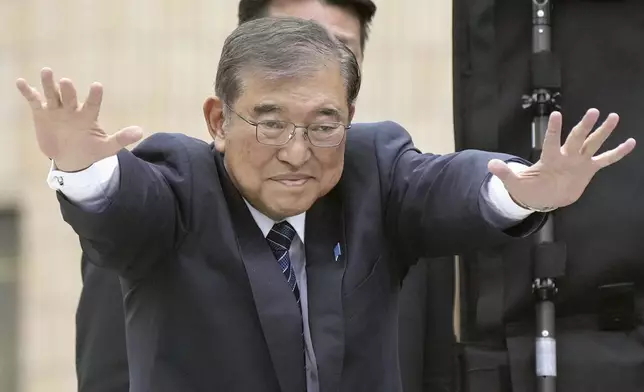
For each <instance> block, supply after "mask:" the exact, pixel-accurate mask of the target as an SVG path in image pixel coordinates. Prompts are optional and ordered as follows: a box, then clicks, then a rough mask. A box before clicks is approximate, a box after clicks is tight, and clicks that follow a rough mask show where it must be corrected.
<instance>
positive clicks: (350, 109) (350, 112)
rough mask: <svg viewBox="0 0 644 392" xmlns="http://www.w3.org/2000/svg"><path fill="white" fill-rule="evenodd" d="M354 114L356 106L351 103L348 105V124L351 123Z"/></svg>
mask: <svg viewBox="0 0 644 392" xmlns="http://www.w3.org/2000/svg"><path fill="white" fill-rule="evenodd" d="M355 114H356V105H355V104H354V103H352V104H351V105H349V124H351V122H352V121H353V116H354V115H355Z"/></svg>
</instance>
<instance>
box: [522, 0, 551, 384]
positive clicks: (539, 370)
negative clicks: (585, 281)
mask: <svg viewBox="0 0 644 392" xmlns="http://www.w3.org/2000/svg"><path fill="white" fill-rule="evenodd" d="M531 1H532V52H533V53H535V54H536V53H540V52H549V51H551V11H552V5H551V0H531ZM533 72H534V69H533ZM536 79H538V78H536ZM533 80H535V78H534V77H533ZM533 87H534V90H533V93H532V96H530V97H528V98H527V100H526V102H524V107H526V108H528V107H531V108H532V110H533V111H534V118H533V122H532V160H533V162H536V161H537V160H538V159H539V158H540V156H541V150H542V148H543V139H544V137H545V135H546V131H547V129H548V119H549V116H550V114H551V113H552V112H553V110H554V108H555V107H556V102H555V99H556V97H555V96H554V95H553V92H552V91H550V90H549V89H547V88H545V87H544V86H538V85H537V86H533ZM535 240H536V243H537V245H541V244H544V243H552V242H553V241H554V222H553V218H552V214H549V216H548V219H547V221H546V223H545V225H544V226H543V227H542V228H541V230H540V231H539V232H538V233H536V234H535ZM538 262H539V260H538V259H537V260H535V263H538ZM536 270H538V268H536ZM532 289H533V293H534V295H535V301H536V309H535V310H536V336H535V362H536V366H535V372H536V392H555V391H556V380H557V345H556V343H557V342H556V339H555V305H554V302H553V300H554V297H555V295H556V293H557V286H556V282H555V279H554V277H541V276H535V279H534V281H533V285H532Z"/></svg>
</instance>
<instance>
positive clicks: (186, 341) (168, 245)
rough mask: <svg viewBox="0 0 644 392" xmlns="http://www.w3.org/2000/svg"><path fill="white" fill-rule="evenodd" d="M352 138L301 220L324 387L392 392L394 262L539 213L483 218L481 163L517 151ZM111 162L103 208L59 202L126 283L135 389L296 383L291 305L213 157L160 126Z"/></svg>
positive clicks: (297, 343) (380, 130)
mask: <svg viewBox="0 0 644 392" xmlns="http://www.w3.org/2000/svg"><path fill="white" fill-rule="evenodd" d="M347 139H348V140H347V145H346V148H347V151H346V154H345V165H344V173H343V177H342V179H341V181H340V183H339V184H338V185H337V186H336V188H335V189H334V190H333V191H331V192H330V193H329V194H328V195H326V196H325V197H323V198H321V199H320V200H318V201H317V202H316V203H315V204H314V206H313V207H312V208H311V209H310V210H309V211H308V212H307V216H306V232H307V241H306V259H307V274H308V279H307V280H308V292H309V319H310V320H311V325H310V327H311V334H312V338H313V345H314V348H315V353H316V357H317V364H318V368H319V377H320V388H321V390H323V391H328V390H340V391H369V392H374V391H387V392H390V391H398V390H400V385H399V379H400V374H399V371H398V353H397V338H398V337H397V329H396V324H397V321H396V318H397V307H398V296H397V293H398V290H399V286H400V275H401V271H404V270H406V269H407V268H408V267H409V264H411V263H413V262H414V261H415V260H417V259H418V257H419V256H435V255H451V254H455V253H459V252H460V251H463V250H464V249H466V248H476V247H487V246H492V245H494V244H499V243H502V242H504V241H506V240H507V239H509V238H511V237H512V236H524V235H527V234H529V233H532V232H533V231H534V230H536V229H537V228H538V227H539V226H540V224H541V223H542V222H543V215H542V214H533V215H531V216H530V217H529V218H528V219H526V220H524V221H522V222H521V223H520V224H518V225H516V226H513V227H511V228H510V229H508V230H506V232H505V233H503V232H501V231H500V230H497V229H495V228H494V227H493V226H492V225H491V223H489V222H490V221H489V220H486V219H484V217H483V216H484V215H485V214H484V211H483V207H482V206H481V205H482V203H481V198H482V196H481V194H482V193H481V187H482V186H483V184H484V183H485V181H486V179H488V178H489V173H488V170H487V162H488V161H489V160H490V159H492V158H501V159H505V160H509V159H513V157H510V156H504V155H499V154H491V153H484V152H474V151H466V152H462V153H458V154H451V155H446V156H442V157H433V156H429V155H421V154H419V153H418V152H417V151H416V150H415V149H414V147H413V145H412V144H411V139H410V138H409V135H408V134H407V133H406V132H404V130H402V128H400V127H399V126H397V125H395V124H393V123H381V124H375V125H357V126H354V128H353V129H352V130H351V131H350V132H348V133H347ZM119 163H120V173H121V174H120V188H119V190H118V191H117V193H116V194H115V195H114V196H113V197H112V200H111V202H110V204H109V205H108V206H106V209H105V210H104V211H102V212H100V213H88V212H84V211H83V210H82V209H81V208H78V207H77V206H74V205H73V204H71V203H70V202H69V201H68V200H67V199H66V198H65V197H64V196H62V194H60V193H59V201H60V203H61V208H62V212H63V217H64V218H65V220H66V221H67V222H68V223H70V224H71V226H72V227H73V228H74V229H75V230H76V231H77V232H78V233H79V235H80V236H81V243H82V246H83V250H84V251H85V252H86V253H87V255H88V256H89V258H90V260H91V261H93V262H96V263H97V264H99V265H101V266H106V267H110V268H112V269H114V270H116V271H118V273H119V274H120V275H121V276H122V277H123V285H124V297H125V309H126V318H127V323H128V336H127V339H128V356H129V359H130V373H131V379H130V382H131V390H132V391H133V392H139V391H148V390H154V391H158V392H164V391H172V392H175V391H178V390H181V391H210V390H235V391H237V390H239V391H246V390H248V391H257V390H261V391H267V392H270V391H280V390H281V391H283V392H301V391H302V390H304V386H305V380H304V375H303V372H300V371H293V369H303V367H304V358H303V355H302V351H303V343H302V339H301V332H300V331H301V314H300V312H299V310H298V307H297V304H296V302H295V299H294V297H293V295H292V293H291V292H290V288H288V286H287V285H286V284H285V281H284V277H283V276H282V274H281V271H280V270H279V269H278V268H275V263H274V258H273V257H274V256H273V255H272V253H271V251H270V249H269V247H268V245H267V244H266V242H265V239H264V238H263V236H262V234H261V232H260V230H259V228H258V227H257V225H256V224H255V222H254V221H253V219H252V217H251V214H250V212H249V210H248V208H247V207H246V205H245V203H244V200H243V199H242V198H241V196H240V194H239V193H238V191H237V190H236V189H235V188H234V186H233V185H232V183H231V182H230V181H229V179H228V177H227V174H226V171H225V169H224V167H223V159H222V157H221V155H220V154H219V153H217V152H215V151H214V150H213V148H212V146H209V145H208V144H206V143H204V142H202V141H197V140H195V139H191V138H188V137H186V136H184V135H168V134H156V135H154V136H152V137H150V138H148V139H147V140H146V141H145V142H144V143H142V144H141V145H140V146H139V147H138V148H137V149H136V150H135V152H134V153H131V152H128V151H122V152H121V153H119ZM142 214H145V215H144V216H145V218H144V219H143V215H142ZM336 244H340V248H341V255H340V256H339V257H338V258H337V260H335V259H334V252H333V249H334V248H335V246H336ZM366 375H367V376H366Z"/></svg>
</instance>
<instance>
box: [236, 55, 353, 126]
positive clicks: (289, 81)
mask: <svg viewBox="0 0 644 392" xmlns="http://www.w3.org/2000/svg"><path fill="white" fill-rule="evenodd" d="M241 85H242V89H241V94H240V95H239V98H238V99H237V102H236V104H235V107H236V108H237V109H239V110H244V111H246V112H253V110H254V108H257V107H260V106H263V107H271V106H274V107H277V108H280V112H282V113H284V114H288V115H291V116H296V117H299V116H307V115H309V114H311V113H317V112H319V110H320V109H321V108H333V109H336V110H337V111H338V112H339V113H340V114H343V115H347V114H348V110H349V105H348V103H347V93H346V87H345V85H344V79H343V78H342V75H341V73H340V67H339V65H337V64H327V66H323V67H320V69H319V70H318V71H314V72H310V73H307V74H305V75H303V76H299V77H283V78H266V77H265V75H262V72H261V71H246V72H242V74H241ZM296 119H297V118H293V120H296Z"/></svg>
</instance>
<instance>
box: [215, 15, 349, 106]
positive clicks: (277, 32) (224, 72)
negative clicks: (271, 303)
mask: <svg viewBox="0 0 644 392" xmlns="http://www.w3.org/2000/svg"><path fill="white" fill-rule="evenodd" d="M329 62H335V63H337V64H339V66H340V69H341V73H342V77H343V78H344V83H345V87H346V91H347V100H348V104H349V105H350V104H353V103H354V102H355V100H356V98H357V96H358V92H359V91H360V83H361V77H360V68H359V66H358V62H357V60H356V57H355V55H354V54H353V52H352V51H351V50H350V49H349V48H347V47H346V46H345V45H344V44H343V43H341V42H340V41H339V40H337V39H336V38H335V37H333V36H332V35H331V34H330V33H329V32H328V31H327V30H326V29H325V28H324V27H322V26H321V25H319V24H318V23H316V22H314V21H309V20H304V19H299V18H292V17H265V18H260V19H255V20H251V21H248V22H246V23H242V24H241V25H239V26H238V27H237V28H236V29H235V30H234V31H233V32H232V33H231V34H230V35H229V36H228V38H227V39H226V41H225V42H224V47H223V49H222V52H221V58H220V60H219V67H218V69H217V77H216V79H215V93H216V94H217V96H218V97H219V98H220V99H222V100H223V101H224V102H226V103H228V104H229V105H233V104H234V102H235V101H236V100H237V98H239V95H240V94H241V92H242V88H243V84H242V82H241V80H240V79H241V78H240V75H241V73H242V72H243V71H250V70H253V71H259V72H261V73H260V74H261V75H262V77H265V78H268V79H281V78H291V77H298V76H306V75H308V74H310V73H312V72H315V71H319V70H320V68H321V67H324V66H325V65H327V64H328V63H329Z"/></svg>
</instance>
